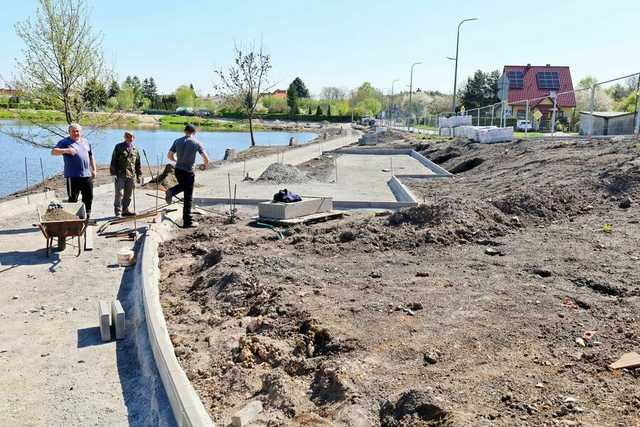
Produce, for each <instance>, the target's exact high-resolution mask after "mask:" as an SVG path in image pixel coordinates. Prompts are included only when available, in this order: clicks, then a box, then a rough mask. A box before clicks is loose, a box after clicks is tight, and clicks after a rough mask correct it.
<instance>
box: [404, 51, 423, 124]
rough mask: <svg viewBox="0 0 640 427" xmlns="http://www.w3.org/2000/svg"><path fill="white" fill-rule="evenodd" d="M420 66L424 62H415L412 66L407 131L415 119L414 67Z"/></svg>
mask: <svg viewBox="0 0 640 427" xmlns="http://www.w3.org/2000/svg"><path fill="white" fill-rule="evenodd" d="M420 64H422V62H414V63H413V64H411V78H410V80H409V123H408V124H407V129H409V126H410V125H411V118H412V117H413V104H412V101H411V95H412V94H413V67H415V66H416V65H420Z"/></svg>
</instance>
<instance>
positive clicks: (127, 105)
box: [116, 85, 135, 111]
mask: <svg viewBox="0 0 640 427" xmlns="http://www.w3.org/2000/svg"><path fill="white" fill-rule="evenodd" d="M116 99H117V101H118V109H119V110H121V111H131V110H133V108H134V106H135V94H134V93H133V88H132V87H131V86H127V85H124V86H123V87H122V89H120V92H118V96H116Z"/></svg>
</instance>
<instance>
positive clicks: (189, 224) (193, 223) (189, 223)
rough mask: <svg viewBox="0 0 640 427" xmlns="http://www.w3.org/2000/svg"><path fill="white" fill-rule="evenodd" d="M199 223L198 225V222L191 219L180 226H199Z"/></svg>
mask: <svg viewBox="0 0 640 427" xmlns="http://www.w3.org/2000/svg"><path fill="white" fill-rule="evenodd" d="M199 225H200V224H198V223H197V222H195V221H191V222H188V223H186V224H184V225H183V226H182V228H196V227H197V226H199Z"/></svg>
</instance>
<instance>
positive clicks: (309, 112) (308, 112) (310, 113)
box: [307, 105, 313, 115]
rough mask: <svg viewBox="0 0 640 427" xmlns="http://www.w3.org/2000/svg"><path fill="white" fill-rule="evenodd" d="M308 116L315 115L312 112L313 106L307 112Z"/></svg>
mask: <svg viewBox="0 0 640 427" xmlns="http://www.w3.org/2000/svg"><path fill="white" fill-rule="evenodd" d="M307 114H308V115H312V114H313V111H311V105H309V111H307Z"/></svg>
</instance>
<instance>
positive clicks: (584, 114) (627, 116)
mask: <svg viewBox="0 0 640 427" xmlns="http://www.w3.org/2000/svg"><path fill="white" fill-rule="evenodd" d="M635 121H636V113H634V112H631V113H628V112H626V111H594V112H593V132H592V133H591V135H596V136H598V135H633V133H634V130H635ZM590 129H591V113H590V112H588V111H581V112H580V135H589V130H590Z"/></svg>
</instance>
